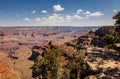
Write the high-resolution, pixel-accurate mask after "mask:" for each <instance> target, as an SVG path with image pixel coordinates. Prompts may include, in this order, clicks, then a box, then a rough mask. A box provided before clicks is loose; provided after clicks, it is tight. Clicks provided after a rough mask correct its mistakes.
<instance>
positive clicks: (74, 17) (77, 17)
mask: <svg viewBox="0 0 120 79" xmlns="http://www.w3.org/2000/svg"><path fill="white" fill-rule="evenodd" d="M73 19H79V20H80V19H83V17H81V16H79V15H74V16H73Z"/></svg>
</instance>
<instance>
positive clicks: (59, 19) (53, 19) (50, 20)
mask: <svg viewBox="0 0 120 79" xmlns="http://www.w3.org/2000/svg"><path fill="white" fill-rule="evenodd" d="M42 20H43V22H44V24H59V23H64V22H65V19H64V17H63V16H61V15H60V14H56V13H54V14H53V15H51V16H49V17H47V18H42Z"/></svg>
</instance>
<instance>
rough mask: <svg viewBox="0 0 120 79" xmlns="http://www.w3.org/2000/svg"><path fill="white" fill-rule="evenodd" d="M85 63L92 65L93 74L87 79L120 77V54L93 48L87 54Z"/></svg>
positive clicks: (113, 78)
mask: <svg viewBox="0 0 120 79" xmlns="http://www.w3.org/2000/svg"><path fill="white" fill-rule="evenodd" d="M85 61H87V63H88V64H89V65H90V67H91V69H92V70H93V74H91V75H90V76H88V77H86V78H85V79H119V77H120V52H118V51H115V50H104V49H103V48H92V50H89V52H87V56H86V58H85Z"/></svg>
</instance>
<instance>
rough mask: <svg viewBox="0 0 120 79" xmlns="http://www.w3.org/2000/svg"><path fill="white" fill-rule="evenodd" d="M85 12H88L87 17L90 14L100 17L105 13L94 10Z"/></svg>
mask: <svg viewBox="0 0 120 79" xmlns="http://www.w3.org/2000/svg"><path fill="white" fill-rule="evenodd" d="M84 14H86V16H87V17H90V16H91V17H100V16H102V15H104V14H103V13H101V12H100V11H97V12H93V13H91V12H90V11H86V12H85V13H84Z"/></svg>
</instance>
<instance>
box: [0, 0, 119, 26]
mask: <svg viewBox="0 0 120 79" xmlns="http://www.w3.org/2000/svg"><path fill="white" fill-rule="evenodd" d="M118 11H120V0H0V26H102V25H113V24H114V20H113V19H112V16H113V15H114V14H115V13H116V12H118Z"/></svg>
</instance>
